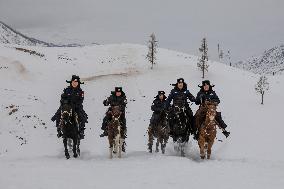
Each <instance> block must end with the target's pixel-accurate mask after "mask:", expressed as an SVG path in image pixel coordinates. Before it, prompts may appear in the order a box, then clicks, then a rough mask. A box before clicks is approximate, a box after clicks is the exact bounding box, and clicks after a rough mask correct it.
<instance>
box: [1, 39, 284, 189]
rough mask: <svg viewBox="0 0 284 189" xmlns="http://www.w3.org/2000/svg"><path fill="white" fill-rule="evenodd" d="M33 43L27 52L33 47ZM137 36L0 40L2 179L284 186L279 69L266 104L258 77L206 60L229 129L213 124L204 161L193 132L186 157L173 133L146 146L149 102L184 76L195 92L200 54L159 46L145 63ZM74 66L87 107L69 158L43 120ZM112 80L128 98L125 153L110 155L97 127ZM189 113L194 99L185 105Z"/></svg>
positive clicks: (36, 183) (50, 183) (62, 184)
mask: <svg viewBox="0 0 284 189" xmlns="http://www.w3.org/2000/svg"><path fill="white" fill-rule="evenodd" d="M31 52H32V53H31ZM146 54H147V48H146V47H145V46H142V45H133V44H116V45H100V46H89V47H75V48H58V47H54V48H46V47H34V46H30V47H27V46H17V47H16V48H15V47H14V46H11V45H3V44H2V45H1V44H0V79H1V81H2V83H1V86H0V97H1V98H0V109H1V111H0V167H1V173H0V188H5V189H18V188H22V189H38V188H42V189H51V188H61V189H62V188H84V189H94V188H100V189H103V188H137V189H138V188H142V189H144V188H164V189H167V188H169V189H173V188H179V189H183V188H209V187H213V188H215V187H216V188H219V189H223V188H224V189H228V188H236V189H240V188H257V189H260V188H273V189H278V188H279V189H280V188H283V185H284V180H283V177H284V160H283V156H284V152H283V150H281V149H282V144H283V139H282V135H283V134H282V133H283V131H284V128H283V124H282V123H283V121H282V118H283V111H282V109H283V105H284V104H283V102H282V101H281V99H282V97H283V91H284V85H283V82H284V77H283V76H281V75H279V76H275V77H271V78H269V82H270V91H269V92H268V93H267V94H265V99H264V104H265V105H260V97H259V96H257V94H256V93H255V91H254V85H255V83H256V82H257V80H258V76H257V75H254V74H252V73H250V72H247V71H242V70H239V69H236V68H233V67H229V66H226V65H224V64H220V63H217V62H210V67H209V73H207V74H206V77H207V79H210V80H211V81H212V83H214V84H215V85H216V87H215V90H216V92H217V94H218V95H219V97H220V99H221V104H220V106H219V107H218V109H219V110H220V111H222V114H223V117H224V120H225V121H226V123H227V124H228V130H229V131H231V136H230V137H229V138H228V139H225V138H224V136H223V135H222V133H221V132H220V130H219V131H218V135H217V138H218V140H222V141H223V142H220V141H217V140H216V142H215V145H214V146H213V152H212V160H210V161H207V160H206V161H201V160H200V158H199V150H198V146H197V143H196V142H195V141H194V140H193V139H190V142H189V144H188V146H187V152H186V153H187V154H186V157H179V156H178V155H177V154H176V152H175V151H174V150H173V144H172V142H170V143H169V144H168V145H167V148H166V154H165V155H162V154H155V153H154V154H149V153H148V152H147V146H146V145H147V135H146V130H147V127H148V124H149V119H150V116H151V111H150V106H151V103H152V101H153V97H154V96H155V95H156V93H157V91H158V90H165V91H166V93H167V94H168V93H169V91H170V90H171V88H172V86H170V84H172V83H174V82H175V81H176V79H177V78H179V77H183V78H185V81H186V82H187V83H188V86H189V90H190V91H191V92H192V93H193V94H194V95H196V94H197V92H198V89H199V88H198V87H197V85H198V84H200V83H201V81H202V79H201V73H200V71H198V70H197V66H196V62H197V57H194V56H191V55H187V54H183V53H179V52H175V51H171V50H167V49H158V57H157V60H158V63H157V65H156V67H154V69H153V70H151V69H150V65H149V63H148V62H147V61H146V58H145V55H146ZM72 74H78V75H80V76H81V78H83V80H84V81H85V85H83V86H82V89H83V90H84V91H85V101H84V109H85V110H86V112H87V113H88V114H89V123H88V124H87V125H86V127H87V129H86V137H85V139H84V140H83V141H82V145H81V156H80V157H79V158H78V159H74V158H71V159H70V160H66V159H65V157H64V152H63V144H62V139H58V138H57V137H56V128H55V126H54V123H53V122H51V121H50V118H51V116H52V115H53V114H54V112H55V111H56V110H57V108H58V106H59V98H60V94H61V92H62V90H63V88H64V87H66V86H67V83H66V82H65V80H67V79H70V77H71V75H72ZM115 86H122V87H123V89H124V91H125V93H126V95H127V98H128V105H127V115H126V119H127V126H128V138H127V152H126V154H123V158H122V159H112V160H110V159H108V144H107V139H106V138H103V139H102V138H100V137H99V134H100V133H101V130H100V127H101V122H102V118H103V116H104V113H105V110H106V107H104V106H103V104H102V101H103V100H104V99H105V98H106V97H107V96H109V95H110V91H111V90H113V89H114V87H115ZM191 107H192V109H193V111H194V112H195V111H196V109H197V106H195V105H194V104H193V105H191Z"/></svg>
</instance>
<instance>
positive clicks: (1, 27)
mask: <svg viewBox="0 0 284 189" xmlns="http://www.w3.org/2000/svg"><path fill="white" fill-rule="evenodd" d="M0 43H4V44H14V45H26V46H53V44H50V43H46V42H43V41H40V40H37V39H34V38H30V37H27V36H25V35H23V34H21V33H20V32H18V31H16V30H14V29H12V28H11V27H10V26H8V25H7V24H5V23H3V22H1V21H0Z"/></svg>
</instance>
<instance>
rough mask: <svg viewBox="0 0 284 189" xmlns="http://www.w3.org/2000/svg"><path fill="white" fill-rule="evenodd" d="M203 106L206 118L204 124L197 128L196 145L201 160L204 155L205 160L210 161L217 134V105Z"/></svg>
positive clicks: (207, 103)
mask: <svg viewBox="0 0 284 189" xmlns="http://www.w3.org/2000/svg"><path fill="white" fill-rule="evenodd" d="M204 106H205V107H204V108H205V109H206V118H205V122H204V123H203V124H201V126H200V127H199V137H198V145H199V148H200V157H201V159H204V158H205V155H207V159H210V156H211V148H212V146H213V143H214V140H215V137H216V134H217V126H218V123H217V121H216V120H215V116H216V109H217V104H216V103H214V102H205V104H204Z"/></svg>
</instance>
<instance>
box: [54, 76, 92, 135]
mask: <svg viewBox="0 0 284 189" xmlns="http://www.w3.org/2000/svg"><path fill="white" fill-rule="evenodd" d="M66 82H67V83H70V86H68V87H67V88H65V89H64V90H63V93H62V95H61V100H60V107H59V109H58V110H57V111H56V113H55V115H54V116H53V117H52V118H51V120H52V121H55V120H56V127H57V132H58V134H57V136H58V137H61V136H62V133H61V128H60V127H59V123H60V118H61V106H62V104H63V101H66V100H67V101H68V102H69V103H70V104H71V105H72V108H73V110H74V111H75V113H76V114H75V115H73V116H75V117H76V118H77V119H78V120H77V121H78V123H79V125H78V129H79V136H80V138H81V139H83V138H84V136H85V135H84V130H85V123H88V121H87V120H88V115H87V114H86V112H85V111H84V109H83V101H84V91H83V90H82V89H81V88H80V84H84V83H81V81H80V77H79V76H77V75H72V79H71V81H66Z"/></svg>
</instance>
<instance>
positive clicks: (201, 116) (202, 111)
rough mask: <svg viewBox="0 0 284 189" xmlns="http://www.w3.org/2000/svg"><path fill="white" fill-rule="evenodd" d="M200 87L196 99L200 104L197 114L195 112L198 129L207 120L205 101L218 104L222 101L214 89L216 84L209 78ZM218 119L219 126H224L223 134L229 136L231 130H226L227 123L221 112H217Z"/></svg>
mask: <svg viewBox="0 0 284 189" xmlns="http://www.w3.org/2000/svg"><path fill="white" fill-rule="evenodd" d="M199 87H200V91H199V92H198V93H197V96H196V101H195V104H196V105H200V106H199V109H198V110H197V111H196V114H195V119H196V127H195V129H196V130H197V128H199V127H200V125H201V123H202V122H203V121H204V120H205V116H206V108H205V106H204V104H205V101H210V102H216V103H217V104H219V103H220V99H219V97H218V96H217V94H216V93H215V91H213V89H212V88H213V87H214V85H211V84H210V81H209V80H204V81H202V86H199ZM216 121H217V122H218V123H219V126H220V127H221V128H222V130H223V134H224V135H225V136H226V137H228V136H229V135H230V132H228V131H226V130H225V129H226V127H227V125H226V123H225V122H224V121H223V119H222V116H221V112H217V115H216ZM195 138H196V139H197V132H195Z"/></svg>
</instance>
